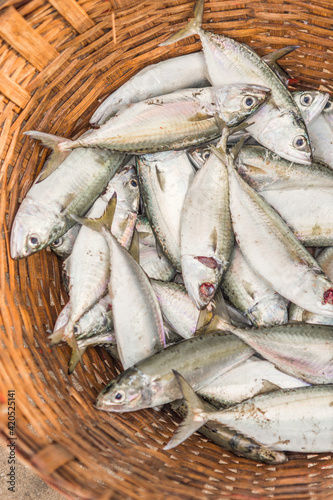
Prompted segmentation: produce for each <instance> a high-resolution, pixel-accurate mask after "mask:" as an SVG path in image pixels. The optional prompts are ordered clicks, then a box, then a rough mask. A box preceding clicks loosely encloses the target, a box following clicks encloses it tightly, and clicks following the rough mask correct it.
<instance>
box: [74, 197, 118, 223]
mask: <svg viewBox="0 0 333 500" xmlns="http://www.w3.org/2000/svg"><path fill="white" fill-rule="evenodd" d="M116 206H117V193H116V192H114V193H113V195H112V197H111V199H110V201H109V203H108V206H107V207H106V209H105V212H104V214H103V215H102V217H100V218H99V219H88V218H85V217H77V216H76V215H71V217H73V219H74V220H76V222H79V223H80V224H82V225H83V226H87V227H89V228H90V229H92V230H93V231H97V232H103V228H105V227H107V228H108V229H111V226H112V222H113V217H114V213H115V211H116Z"/></svg>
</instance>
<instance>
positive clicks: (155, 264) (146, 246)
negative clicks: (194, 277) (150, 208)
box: [136, 215, 176, 281]
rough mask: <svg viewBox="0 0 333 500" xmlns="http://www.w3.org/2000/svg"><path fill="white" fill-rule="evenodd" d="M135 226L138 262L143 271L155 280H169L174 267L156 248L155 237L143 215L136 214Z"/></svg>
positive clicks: (174, 272)
mask: <svg viewBox="0 0 333 500" xmlns="http://www.w3.org/2000/svg"><path fill="white" fill-rule="evenodd" d="M136 228H137V231H138V235H139V264H140V266H141V267H142V269H143V270H144V272H145V273H146V274H147V275H148V276H149V278H153V279H156V280H162V281H171V280H173V278H174V277H175V275H176V269H175V268H174V267H173V265H172V264H171V262H170V261H169V259H168V258H167V257H166V256H165V255H164V254H163V252H162V251H160V250H159V249H158V248H157V242H156V238H155V236H154V233H153V230H152V228H151V225H150V224H149V222H148V219H147V218H146V217H145V216H140V215H139V216H138V218H137V223H136Z"/></svg>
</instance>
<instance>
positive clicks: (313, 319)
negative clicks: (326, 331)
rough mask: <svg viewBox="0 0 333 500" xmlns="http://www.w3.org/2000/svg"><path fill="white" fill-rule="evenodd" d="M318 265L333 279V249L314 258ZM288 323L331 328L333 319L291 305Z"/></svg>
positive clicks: (329, 248)
mask: <svg viewBox="0 0 333 500" xmlns="http://www.w3.org/2000/svg"><path fill="white" fill-rule="evenodd" d="M316 259H317V262H318V264H319V265H320V267H321V268H322V270H323V271H324V272H325V273H326V274H327V276H328V277H329V278H330V279H331V280H332V279H333V248H332V247H327V248H324V250H323V251H322V252H321V253H320V254H319V256H318V257H317V258H316ZM289 321H301V322H305V323H314V324H317V325H330V326H333V318H328V317H327V316H322V315H319V314H313V313H311V312H309V311H305V310H304V309H302V308H301V307H299V306H296V305H295V304H291V305H290V308H289Z"/></svg>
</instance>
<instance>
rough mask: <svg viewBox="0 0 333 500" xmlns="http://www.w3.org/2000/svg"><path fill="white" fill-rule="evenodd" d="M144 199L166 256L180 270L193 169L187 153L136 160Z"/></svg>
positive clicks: (158, 154) (170, 152)
mask: <svg viewBox="0 0 333 500" xmlns="http://www.w3.org/2000/svg"><path fill="white" fill-rule="evenodd" d="M137 168H138V177H139V182H140V191H141V196H142V199H143V202H144V206H145V210H146V214H147V218H148V220H149V222H150V225H151V227H152V229H153V231H154V234H155V235H156V239H157V241H158V242H159V244H160V246H161V248H162V249H163V251H164V253H165V255H166V256H167V257H168V259H169V260H170V261H171V262H172V264H173V265H174V266H175V267H176V268H177V269H178V270H179V271H180V270H181V265H180V226H181V215H182V210H183V205H184V201H185V197H186V193H187V191H188V189H189V186H190V185H191V183H192V181H193V179H194V168H193V167H192V164H191V162H190V161H189V159H188V157H187V155H186V153H185V151H167V152H163V153H154V154H149V155H145V156H140V157H138V158H137Z"/></svg>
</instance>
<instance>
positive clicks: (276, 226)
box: [214, 149, 333, 317]
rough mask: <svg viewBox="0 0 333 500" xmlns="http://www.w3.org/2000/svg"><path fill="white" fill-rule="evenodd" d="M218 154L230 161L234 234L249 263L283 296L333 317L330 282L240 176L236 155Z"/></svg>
mask: <svg viewBox="0 0 333 500" xmlns="http://www.w3.org/2000/svg"><path fill="white" fill-rule="evenodd" d="M214 151H215V152H217V150H216V149H215V150H214ZM217 154H221V151H220V153H219V152H217ZM221 156H222V158H224V160H225V161H226V162H227V166H228V173H229V196H230V213H231V219H232V224H233V230H234V234H235V239H236V241H237V243H238V245H239V248H240V250H241V252H242V254H243V256H244V257H245V259H246V260H247V262H248V263H249V264H250V266H251V267H252V269H253V270H254V271H255V272H256V273H257V274H259V276H261V278H263V279H264V280H265V281H266V283H267V284H268V285H269V286H270V287H271V288H273V290H275V291H276V292H277V293H279V294H280V295H282V296H283V297H284V298H286V299H287V300H290V301H291V302H293V303H295V304H297V305H299V306H300V307H303V308H304V309H307V310H309V311H311V312H314V313H318V314H323V315H326V316H329V317H333V284H332V282H331V281H330V280H329V279H328V277H327V276H326V275H325V273H324V272H323V270H322V269H321V268H320V267H319V266H318V264H317V262H316V260H315V259H314V258H313V257H312V256H311V255H310V254H309V252H308V251H307V250H306V249H305V248H304V247H303V245H302V244H301V243H300V241H299V240H298V239H297V238H296V237H295V236H294V234H293V233H292V232H291V230H290V229H289V228H288V226H287V225H286V223H285V222H284V221H283V220H282V219H281V217H280V216H279V215H278V214H277V212H276V211H275V210H274V209H273V208H272V207H271V206H270V205H268V203H267V202H266V201H265V200H264V199H263V198H262V197H261V196H260V195H259V194H258V193H256V192H255V191H254V189H253V188H251V186H249V185H248V184H247V183H246V182H245V181H244V180H243V179H242V178H241V176H240V175H239V174H238V172H237V170H236V169H235V166H234V157H233V156H228V155H227V156H226V154H225V153H222V155H221Z"/></svg>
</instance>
